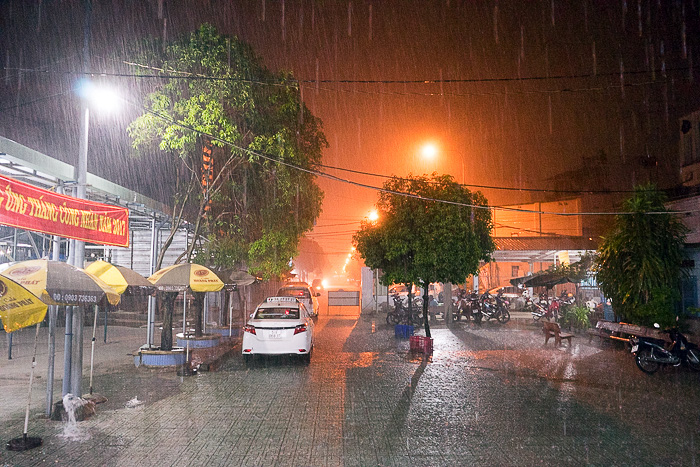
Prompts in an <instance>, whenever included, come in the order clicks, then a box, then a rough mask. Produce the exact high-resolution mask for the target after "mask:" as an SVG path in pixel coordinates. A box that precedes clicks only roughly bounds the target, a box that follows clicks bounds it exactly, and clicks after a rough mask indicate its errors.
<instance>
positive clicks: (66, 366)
mask: <svg viewBox="0 0 700 467" xmlns="http://www.w3.org/2000/svg"><path fill="white" fill-rule="evenodd" d="M65 310H66V327H65V333H64V334H65V340H64V343H63V394H62V395H63V396H65V395H66V394H68V393H69V392H71V390H70V365H71V356H72V354H73V307H72V306H67V307H65Z"/></svg>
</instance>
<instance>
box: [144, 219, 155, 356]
mask: <svg viewBox="0 0 700 467" xmlns="http://www.w3.org/2000/svg"><path fill="white" fill-rule="evenodd" d="M155 251H156V218H155V215H154V217H153V219H152V220H151V261H150V264H149V268H148V270H149V275H153V273H154V272H156V271H155V258H154V256H155ZM154 315H155V297H154V296H153V295H150V296H149V297H148V326H147V328H146V345H148V348H149V349H150V348H151V346H152V345H153V340H154V336H153V334H154V332H153V331H154V329H153V327H152V324H153V322H154V321H155V319H154V318H155V316H154Z"/></svg>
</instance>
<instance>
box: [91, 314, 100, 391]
mask: <svg viewBox="0 0 700 467" xmlns="http://www.w3.org/2000/svg"><path fill="white" fill-rule="evenodd" d="M99 309H100V308H99V307H98V306H97V305H95V307H94V308H93V311H94V313H95V320H94V322H93V324H92V350H91V352H90V394H92V368H93V364H94V363H95V331H96V330H97V312H98V310H99Z"/></svg>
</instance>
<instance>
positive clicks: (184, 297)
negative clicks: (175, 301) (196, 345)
mask: <svg viewBox="0 0 700 467" xmlns="http://www.w3.org/2000/svg"><path fill="white" fill-rule="evenodd" d="M186 319H187V289H185V290H183V291H182V338H183V339H187V331H186V329H185V326H186V324H185V320H186Z"/></svg>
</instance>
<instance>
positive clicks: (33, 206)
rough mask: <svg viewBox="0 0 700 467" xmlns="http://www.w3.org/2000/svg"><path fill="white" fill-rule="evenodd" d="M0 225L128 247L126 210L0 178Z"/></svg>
mask: <svg viewBox="0 0 700 467" xmlns="http://www.w3.org/2000/svg"><path fill="white" fill-rule="evenodd" d="M0 224H4V225H9V226H12V227H18V228H20V229H25V230H33V231H35V232H43V233H47V234H51V235H59V236H61V237H65V238H74V239H76V240H82V241H85V242H90V243H99V244H101V245H115V246H122V247H128V246H129V210H128V209H127V208H123V207H120V206H110V205H109V204H102V203H96V202H93V201H88V200H86V199H79V198H73V197H71V196H65V195H59V194H57V193H54V192H52V191H48V190H43V189H41V188H37V187H35V186H32V185H29V184H27V183H24V182H20V181H17V180H14V179H12V178H9V177H5V176H3V175H0Z"/></svg>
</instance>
